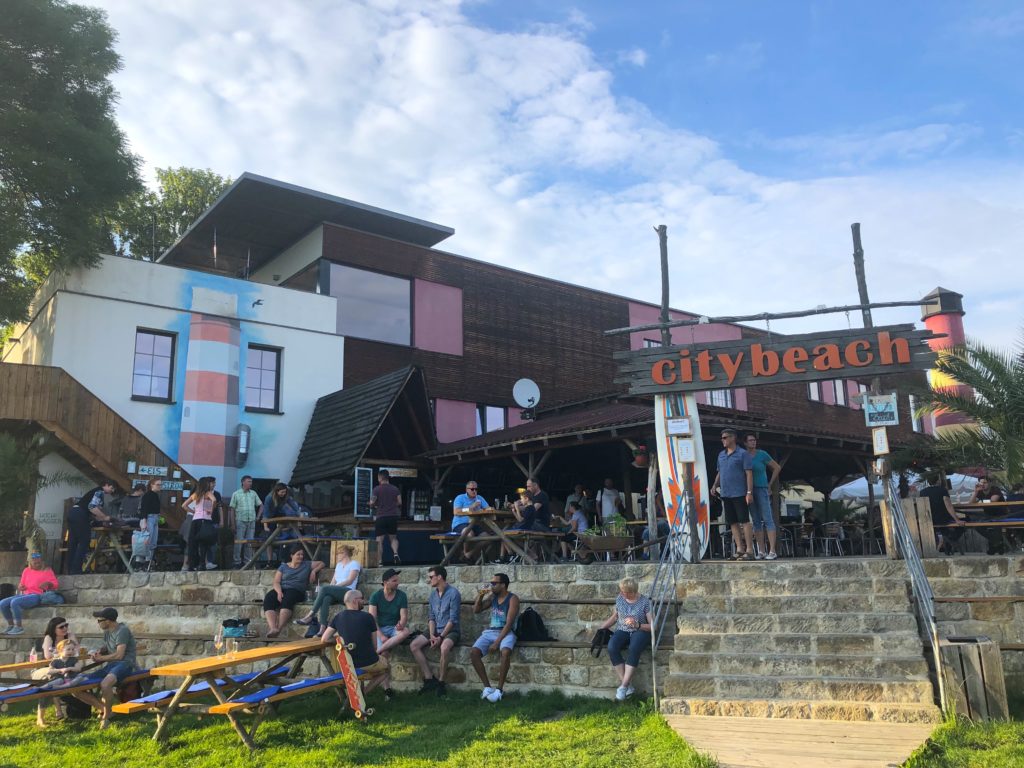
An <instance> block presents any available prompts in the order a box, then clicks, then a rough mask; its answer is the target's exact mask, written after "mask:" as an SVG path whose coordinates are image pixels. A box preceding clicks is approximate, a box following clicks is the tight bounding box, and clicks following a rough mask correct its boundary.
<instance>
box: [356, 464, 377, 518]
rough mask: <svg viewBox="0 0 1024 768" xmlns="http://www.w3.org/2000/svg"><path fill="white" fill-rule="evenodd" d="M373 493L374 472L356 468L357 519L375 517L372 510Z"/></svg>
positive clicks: (366, 468)
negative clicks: (371, 497) (371, 498)
mask: <svg viewBox="0 0 1024 768" xmlns="http://www.w3.org/2000/svg"><path fill="white" fill-rule="evenodd" d="M372 493H373V470H372V469H370V468H369V467H356V508H355V515H356V517H373V510H372V509H370V507H369V503H370V495H371V494H372Z"/></svg>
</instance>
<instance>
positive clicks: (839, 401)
mask: <svg viewBox="0 0 1024 768" xmlns="http://www.w3.org/2000/svg"><path fill="white" fill-rule="evenodd" d="M832 390H833V392H835V396H836V400H835V402H836V405H846V380H845V379H833V380H832Z"/></svg>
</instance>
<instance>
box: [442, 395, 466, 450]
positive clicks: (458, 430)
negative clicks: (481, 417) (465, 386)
mask: <svg viewBox="0 0 1024 768" xmlns="http://www.w3.org/2000/svg"><path fill="white" fill-rule="evenodd" d="M434 413H435V416H436V419H437V440H438V442H441V443H452V442H455V441H456V440H463V439H465V438H467V437H473V436H475V435H476V403H466V402H462V401H459V400H443V399H441V398H438V399H437V401H436V402H435V405H434Z"/></svg>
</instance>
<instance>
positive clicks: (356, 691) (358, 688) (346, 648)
mask: <svg viewBox="0 0 1024 768" xmlns="http://www.w3.org/2000/svg"><path fill="white" fill-rule="evenodd" d="M335 648H336V650H337V652H338V670H339V671H340V672H341V674H342V675H344V676H345V694H346V695H347V696H348V705H349V706H350V707H351V708H352V712H353V713H354V714H355V716H356V719H357V720H364V721H365V719H366V718H367V717H369V716H370V715H372V714H373V710H372V709H367V708H366V699H365V698H364V697H363V685H362V683H360V682H359V676H358V675H357V674H356V665H355V664H354V663H353V662H352V653H351V652H352V651H353V650H355V645H353V644H352V643H343V642H342V640H341V638H340V637H339V638H338V643H337V645H336V646H335Z"/></svg>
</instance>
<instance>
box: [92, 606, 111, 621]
mask: <svg viewBox="0 0 1024 768" xmlns="http://www.w3.org/2000/svg"><path fill="white" fill-rule="evenodd" d="M92 615H93V618H96V619H106V620H107V621H117V610H116V609H114V608H104V609H103V610H102V611H93V614H92Z"/></svg>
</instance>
